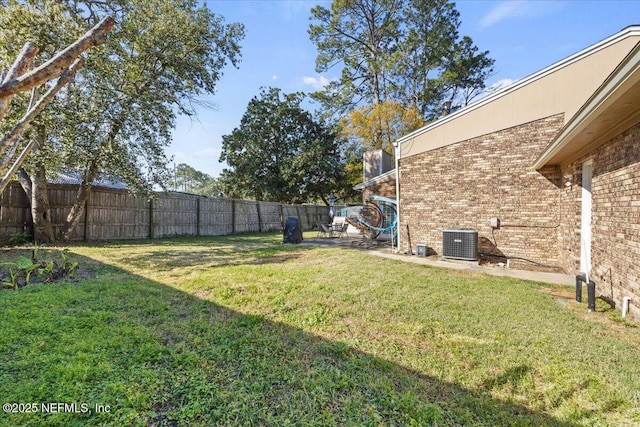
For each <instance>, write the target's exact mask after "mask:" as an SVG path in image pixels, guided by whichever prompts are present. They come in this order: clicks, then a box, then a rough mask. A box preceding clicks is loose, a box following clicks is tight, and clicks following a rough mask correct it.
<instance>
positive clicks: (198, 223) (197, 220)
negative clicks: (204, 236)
mask: <svg viewBox="0 0 640 427" xmlns="http://www.w3.org/2000/svg"><path fill="white" fill-rule="evenodd" d="M196 236H198V237H200V196H198V198H197V199H196Z"/></svg>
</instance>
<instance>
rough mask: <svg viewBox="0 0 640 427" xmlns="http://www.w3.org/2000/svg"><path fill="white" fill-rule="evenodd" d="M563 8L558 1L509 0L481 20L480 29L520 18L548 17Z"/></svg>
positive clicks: (501, 3)
mask: <svg viewBox="0 0 640 427" xmlns="http://www.w3.org/2000/svg"><path fill="white" fill-rule="evenodd" d="M562 7H563V6H562V4H561V3H559V2H557V1H532V0H507V1H503V2H500V3H499V4H498V5H497V6H495V7H494V8H493V9H491V10H490V11H489V13H487V14H486V15H485V16H484V17H483V18H482V19H481V20H480V28H481V29H485V28H488V27H491V26H493V25H496V24H499V23H501V22H503V21H508V20H512V19H518V18H536V17H539V16H544V15H548V14H551V13H554V12H556V11H558V10H559V9H561V8H562Z"/></svg>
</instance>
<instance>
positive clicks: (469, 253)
mask: <svg viewBox="0 0 640 427" xmlns="http://www.w3.org/2000/svg"><path fill="white" fill-rule="evenodd" d="M442 257H443V258H453V259H464V260H468V261H475V260H477V259H478V232H477V231H475V230H473V229H470V228H450V229H448V230H442Z"/></svg>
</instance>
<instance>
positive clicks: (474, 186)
mask: <svg viewBox="0 0 640 427" xmlns="http://www.w3.org/2000/svg"><path fill="white" fill-rule="evenodd" d="M639 42H640V26H631V27H628V28H625V29H624V30H622V31H621V32H619V33H617V34H615V35H613V36H611V37H609V38H607V39H605V40H603V41H601V42H600V43H597V44H595V45H593V46H591V47H589V48H587V49H585V50H583V51H580V52H578V53H576V54H574V55H572V56H570V57H568V58H566V59H564V60H562V61H560V62H558V63H556V64H554V65H551V66H550V67H547V68H545V69H543V70H541V71H539V72H537V73H535V74H533V75H531V76H529V77H527V78H525V79H522V80H520V81H517V82H516V83H514V84H512V85H510V86H509V87H506V88H504V89H502V90H500V91H499V92H496V93H494V94H492V95H491V96H488V97H486V98H483V99H481V100H480V101H478V102H476V103H474V104H471V105H469V106H467V107H465V108H463V109H460V110H458V111H456V112H455V113H452V114H450V115H448V116H445V117H443V118H441V119H439V120H437V121H435V122H432V123H430V124H428V125H426V126H425V127H423V128H421V129H419V130H417V131H415V132H412V133H410V134H408V135H406V136H404V137H402V138H401V139H399V140H398V141H397V142H396V143H395V148H396V153H395V158H396V160H395V179H394V181H395V184H396V186H397V187H396V192H397V194H398V199H399V231H400V233H399V248H400V251H402V252H404V251H407V250H408V239H407V226H408V227H409V230H410V233H411V242H412V245H413V246H414V248H412V249H413V251H414V252H415V249H416V248H415V245H417V244H423V245H426V246H427V247H428V248H429V249H428V252H429V253H435V254H440V255H441V254H442V243H443V242H442V240H443V234H442V232H443V230H445V229H450V228H452V227H464V228H471V229H474V230H476V231H477V232H478V251H479V252H480V253H481V254H483V256H485V257H486V259H490V258H492V257H494V258H497V259H502V260H505V259H506V260H509V261H510V266H511V267H512V268H522V269H551V270H556V271H563V272H565V273H567V274H577V273H578V272H583V273H588V274H589V275H590V278H591V280H593V281H594V282H595V283H596V289H597V291H596V292H597V294H598V295H601V296H604V297H607V298H608V299H610V300H611V301H613V302H614V303H615V304H617V306H618V307H620V306H621V305H622V301H623V298H625V297H630V298H631V304H630V306H629V313H630V314H631V315H632V316H634V317H635V318H636V319H640V44H639ZM385 182H386V181H385ZM374 183H375V182H372V183H371V184H374ZM365 184H366V183H365ZM364 187H366V185H365V186H364ZM492 218H498V219H499V221H500V223H499V227H497V228H495V227H492V226H491V219H492Z"/></svg>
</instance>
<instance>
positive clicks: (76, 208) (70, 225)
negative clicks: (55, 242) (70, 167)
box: [58, 159, 98, 242]
mask: <svg viewBox="0 0 640 427" xmlns="http://www.w3.org/2000/svg"><path fill="white" fill-rule="evenodd" d="M97 175H98V159H92V160H91V161H90V162H89V167H88V168H87V170H85V173H84V176H83V177H82V182H81V183H80V187H79V188H78V193H77V194H76V200H75V202H74V203H73V206H71V211H69V215H67V219H66V221H65V223H64V224H63V225H62V228H61V229H60V233H59V234H58V237H59V238H60V240H63V241H65V242H68V241H69V238H70V237H71V233H72V232H73V230H74V229H75V228H76V226H77V225H78V222H80V218H81V217H82V213H83V212H84V207H85V204H86V202H87V199H88V198H89V193H91V186H92V184H93V181H94V180H95V179H96V176H97Z"/></svg>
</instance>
